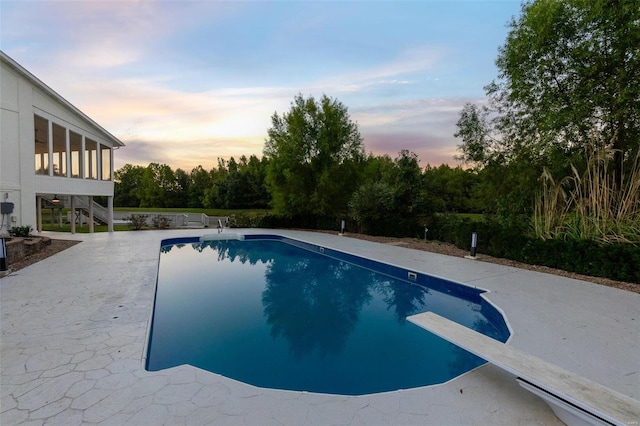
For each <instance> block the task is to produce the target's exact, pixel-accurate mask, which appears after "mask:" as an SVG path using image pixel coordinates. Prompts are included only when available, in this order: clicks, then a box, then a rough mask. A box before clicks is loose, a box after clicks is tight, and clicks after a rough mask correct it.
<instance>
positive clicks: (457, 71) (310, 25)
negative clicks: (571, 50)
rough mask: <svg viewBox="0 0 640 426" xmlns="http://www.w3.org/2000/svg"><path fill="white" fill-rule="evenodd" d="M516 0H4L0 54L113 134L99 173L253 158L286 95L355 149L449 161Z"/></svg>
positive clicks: (286, 104) (286, 103)
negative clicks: (335, 122) (347, 123)
mask: <svg viewBox="0 0 640 426" xmlns="http://www.w3.org/2000/svg"><path fill="white" fill-rule="evenodd" d="M519 12H520V1H518V0H516V1H511V0H509V1H508V0H503V1H484V0H483V1H480V0H478V1H473V0H468V1H458V0H450V1H428V0H425V1H413V2H401V1H388V2H386V1H352V2H345V1H331V2H327V1H322V2H319V1H317V2H316V1H286V2H285V1H278V2H276V1H252V2H248V1H247V2H245V1H228V2H213V1H5V0H0V48H1V49H2V50H3V51H4V52H5V53H6V54H8V55H9V56H11V57H12V58H13V59H15V60H16V61H17V62H19V63H20V64H21V65H22V66H24V67H25V68H26V69H27V70H29V71H30V72H31V73H33V74H34V75H35V76H36V77H38V78H39V79H40V80H42V81H43V82H44V83H46V84H47V85H48V86H50V87H51V88H52V89H53V90H55V91H56V92H58V93H59V94H60V95H62V96H63V97H64V98H65V99H67V100H68V101H69V102H71V103H72V104H74V105H75V106H76V107H78V108H79V109H80V110H82V111H83V112H84V113H86V114H87V115H88V116H89V117H91V118H92V119H94V120H95V121H96V122H98V123H99V124H100V125H101V126H103V127H104V128H105V129H107V130H108V131H109V132H111V133H112V134H113V135H115V136H116V137H118V138H119V139H120V140H121V141H123V142H124V143H125V144H126V147H124V148H122V149H120V150H118V151H117V152H116V155H115V159H116V161H115V167H116V169H117V168H120V167H122V166H123V165H124V164H126V163H131V164H139V165H143V166H146V165H147V164H149V163H150V162H158V163H166V164H168V165H170V166H171V167H172V168H173V169H174V170H175V169H176V168H182V169H184V170H186V171H190V170H191V169H192V168H193V167H195V166H197V165H199V164H200V165H202V166H203V167H204V168H205V169H207V170H209V169H211V168H212V167H214V166H216V165H217V158H218V157H221V158H225V159H227V158H229V157H231V156H233V157H235V158H236V159H238V158H239V157H240V156H242V155H243V154H244V155H246V156H247V157H248V156H250V155H251V154H255V155H258V156H261V155H262V149H263V146H264V141H265V138H266V136H267V129H268V128H269V126H270V124H271V116H272V115H273V113H274V112H278V113H279V114H282V113H286V112H288V111H289V108H290V106H291V102H292V100H293V98H294V96H295V95H296V94H298V93H302V95H304V96H305V97H308V96H314V97H315V98H316V99H319V98H320V97H321V96H322V95H323V94H326V95H327V96H330V97H332V98H336V99H338V100H339V101H340V102H342V103H343V104H344V105H345V106H347V108H348V110H349V114H350V116H351V119H352V120H354V121H356V122H357V123H358V125H359V129H360V133H361V134H362V136H363V138H364V146H365V150H366V151H367V152H372V153H374V154H377V155H380V154H389V155H390V156H391V157H392V158H395V157H396V155H397V153H398V152H399V151H400V150H401V149H408V150H410V151H413V152H415V153H416V154H418V156H419V158H420V160H421V161H420V164H421V165H422V166H426V165H427V164H431V165H439V164H441V163H448V164H451V165H456V164H457V162H456V161H455V160H454V158H453V157H454V155H456V154H457V152H456V145H458V144H459V143H460V141H459V140H457V139H456V138H454V137H453V133H455V131H456V127H455V123H456V121H457V120H458V113H459V111H460V110H461V108H462V107H463V106H464V104H465V103H466V102H479V101H482V100H483V99H484V90H483V86H485V85H486V84H488V83H490V82H491V81H492V80H493V79H494V78H496V76H497V69H496V67H495V64H494V61H495V59H496V56H497V53H498V48H499V46H501V45H502V44H503V43H504V41H505V39H506V36H507V24H508V22H509V20H510V19H511V17H512V16H518V14H519Z"/></svg>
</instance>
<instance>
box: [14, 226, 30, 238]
mask: <svg viewBox="0 0 640 426" xmlns="http://www.w3.org/2000/svg"><path fill="white" fill-rule="evenodd" d="M31 231H33V228H32V227H31V226H29V225H25V226H14V227H13V228H11V229H10V230H9V235H11V236H12V237H20V238H26V237H28V236H29V235H31Z"/></svg>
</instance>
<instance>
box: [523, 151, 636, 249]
mask: <svg viewBox="0 0 640 426" xmlns="http://www.w3.org/2000/svg"><path fill="white" fill-rule="evenodd" d="M613 152H614V151H613V149H611V148H608V147H593V146H591V147H589V148H588V149H587V150H586V159H587V164H586V168H585V171H584V173H582V174H580V173H579V172H578V170H577V169H576V167H575V166H573V165H572V166H571V170H572V173H571V175H569V176H566V177H564V178H563V179H561V180H560V181H557V182H556V181H555V180H554V179H553V176H551V174H550V173H549V171H548V170H545V171H544V172H543V174H542V176H541V180H542V190H541V191H540V193H539V194H538V196H537V198H536V201H535V208H534V214H533V219H532V227H533V233H534V234H535V236H536V237H538V238H541V239H564V240H574V241H577V240H594V241H599V242H602V243H613V242H621V243H633V244H634V245H637V244H640V152H638V154H637V155H636V157H635V159H634V161H633V164H632V167H631V169H630V170H628V171H627V173H626V174H625V175H624V178H623V181H622V187H621V188H620V189H617V188H616V185H615V181H614V178H613V173H612V172H611V165H612V161H613Z"/></svg>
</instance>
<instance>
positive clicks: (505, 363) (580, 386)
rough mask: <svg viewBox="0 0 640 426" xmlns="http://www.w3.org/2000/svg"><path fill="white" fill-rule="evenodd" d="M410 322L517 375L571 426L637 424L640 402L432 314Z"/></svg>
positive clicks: (519, 380)
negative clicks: (584, 425) (581, 425)
mask: <svg viewBox="0 0 640 426" xmlns="http://www.w3.org/2000/svg"><path fill="white" fill-rule="evenodd" d="M407 320H408V321H410V322H412V323H414V324H416V325H417V326H419V327H422V328H424V329H425V330H428V331H430V332H432V333H433V334H435V335H437V336H439V337H441V338H443V339H445V340H448V341H449V342H451V343H453V344H455V345H456V346H459V347H461V348H463V349H465V350H467V351H468V352H471V353H472V354H474V355H477V356H478V357H480V358H482V359H484V360H486V361H488V362H490V363H491V364H493V365H495V366H497V367H499V368H502V369H504V370H506V371H508V372H510V373H511V374H513V375H515V376H517V380H518V383H519V384H520V385H521V386H522V387H523V388H525V389H527V390H528V391H530V392H533V393H534V394H536V395H537V396H539V397H541V398H543V399H544V400H545V402H546V403H547V404H549V406H550V407H551V409H552V410H553V412H554V413H555V414H556V416H558V418H559V419H560V420H562V421H563V422H564V423H566V424H568V425H579V424H590V425H629V426H631V425H638V423H639V422H640V401H636V400H635V399H633V398H630V397H628V396H626V395H623V394H621V393H619V392H616V391H614V390H612V389H609V388H607V387H605V386H603V385H601V384H599V383H596V382H594V381H591V380H589V379H586V378H584V377H582V376H580V375H578V374H574V373H571V372H570V371H567V370H565V369H563V368H560V367H558V366H556V365H553V364H551V363H549V362H546V361H543V360H541V359H539V358H536V357H535V356H533V355H530V354H528V353H525V352H523V351H520V350H518V349H515V348H513V347H511V346H509V345H505V344H504V343H502V342H500V341H498V340H495V339H492V338H491V337H488V336H485V335H484V334H481V333H478V332H477V331H474V330H471V329H470V328H467V327H464V326H462V325H460V324H458V323H456V322H453V321H451V320H448V319H446V318H443V317H441V316H440V315H438V314H435V313H433V312H425V313H421V314H417V315H412V316H410V317H407Z"/></svg>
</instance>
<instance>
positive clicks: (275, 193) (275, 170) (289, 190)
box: [264, 94, 364, 216]
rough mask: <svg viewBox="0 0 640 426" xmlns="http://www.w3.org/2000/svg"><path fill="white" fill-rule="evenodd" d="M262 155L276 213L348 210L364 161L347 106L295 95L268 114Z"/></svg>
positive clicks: (360, 139)
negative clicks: (284, 109)
mask: <svg viewBox="0 0 640 426" xmlns="http://www.w3.org/2000/svg"><path fill="white" fill-rule="evenodd" d="M268 135H269V138H268V139H267V140H266V142H265V146H264V155H265V157H266V158H267V159H268V161H269V166H268V168H267V175H266V181H267V185H268V188H269V192H270V194H271V196H272V206H273V209H274V211H275V212H276V214H279V215H287V216H295V215H320V216H326V215H334V214H339V213H342V212H346V211H347V203H348V200H349V198H350V196H351V194H352V193H353V191H354V190H355V188H356V187H357V184H358V178H359V171H360V164H361V162H362V160H363V159H364V148H363V145H362V137H361V136H360V133H359V131H358V126H357V124H356V123H354V122H353V121H351V119H350V118H349V114H348V112H347V108H346V107H345V106H344V105H343V104H342V103H340V102H339V101H337V100H335V99H331V98H329V97H327V96H326V95H324V96H323V97H322V98H321V99H320V101H319V102H318V101H316V100H315V99H314V98H313V97H309V98H308V99H305V98H304V97H303V96H302V95H301V94H300V95H297V96H296V97H295V98H294V101H293V102H292V104H291V109H290V111H289V112H288V113H284V114H283V115H282V116H280V115H278V114H277V113H275V114H274V115H273V116H272V117H271V127H270V128H269V130H268Z"/></svg>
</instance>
